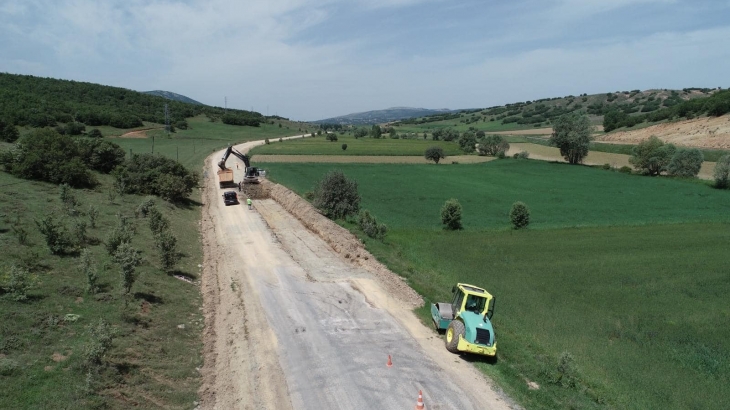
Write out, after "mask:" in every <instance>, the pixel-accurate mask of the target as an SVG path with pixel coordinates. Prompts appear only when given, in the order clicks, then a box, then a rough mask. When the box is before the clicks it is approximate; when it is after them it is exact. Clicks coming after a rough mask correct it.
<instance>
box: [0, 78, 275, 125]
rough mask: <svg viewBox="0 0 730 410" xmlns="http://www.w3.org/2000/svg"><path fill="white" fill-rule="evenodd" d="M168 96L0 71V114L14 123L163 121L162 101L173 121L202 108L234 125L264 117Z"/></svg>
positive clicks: (193, 113)
mask: <svg viewBox="0 0 730 410" xmlns="http://www.w3.org/2000/svg"><path fill="white" fill-rule="evenodd" d="M169 95H177V94H174V93H169ZM179 97H183V96H179ZM166 98H168V96H165V97H162V96H158V95H151V94H148V93H141V92H138V91H132V90H128V89H126V88H119V87H110V86H106V85H100V84H92V83H85V82H79V81H68V80H58V79H54V78H42V77H34V76H31V75H17V74H7V73H0V119H2V120H3V121H5V122H7V123H11V124H13V125H17V126H31V127H49V126H50V127H54V126H56V125H58V123H63V124H68V123H71V122H79V123H83V124H85V125H87V126H92V127H95V126H99V125H110V126H112V127H116V128H134V127H139V126H141V125H142V122H143V121H147V122H153V123H158V124H164V123H165V113H164V107H165V104H167V106H168V109H169V114H170V119H171V120H172V121H173V122H175V121H180V120H183V119H185V118H190V117H194V116H196V115H201V114H205V115H207V116H208V117H210V118H214V119H216V120H220V121H221V122H223V123H225V124H232V125H250V126H258V125H259V124H260V123H262V122H264V121H266V120H265V118H264V116H263V115H261V114H260V113H257V112H252V111H244V110H234V109H231V108H229V109H228V110H227V111H225V110H224V109H223V108H222V107H211V106H208V105H202V104H200V103H198V102H197V101H193V100H190V99H188V100H190V101H193V102H194V104H192V103H189V102H181V101H178V100H177V99H166ZM183 98H186V99H187V97H183Z"/></svg>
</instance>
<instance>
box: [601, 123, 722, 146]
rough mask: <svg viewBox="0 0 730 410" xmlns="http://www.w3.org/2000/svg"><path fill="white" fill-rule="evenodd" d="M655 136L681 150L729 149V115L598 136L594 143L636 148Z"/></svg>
mask: <svg viewBox="0 0 730 410" xmlns="http://www.w3.org/2000/svg"><path fill="white" fill-rule="evenodd" d="M652 135H655V136H657V137H658V138H659V139H661V140H662V141H664V142H669V143H672V144H674V145H678V146H684V147H697V148H708V149H730V115H723V116H722V117H707V118H695V119H692V120H685V121H675V122H668V123H664V124H657V125H652V126H651V127H646V128H641V129H638V130H631V131H618V132H612V133H609V134H604V135H600V136H598V138H596V141H601V142H614V143H621V144H638V143H640V142H641V141H644V140H646V139H648V138H649V137H651V136H652Z"/></svg>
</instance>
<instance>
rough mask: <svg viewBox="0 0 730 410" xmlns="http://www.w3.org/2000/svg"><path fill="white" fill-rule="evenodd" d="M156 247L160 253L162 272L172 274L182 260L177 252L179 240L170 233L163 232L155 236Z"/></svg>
mask: <svg viewBox="0 0 730 410" xmlns="http://www.w3.org/2000/svg"><path fill="white" fill-rule="evenodd" d="M155 245H156V246H157V250H159V251H160V265H162V270H164V271H165V272H170V271H172V269H173V268H174V267H175V264H176V263H177V262H178V261H179V260H180V255H179V254H178V252H177V238H175V236H174V235H173V234H172V233H170V232H169V231H164V232H161V233H160V234H158V235H156V236H155Z"/></svg>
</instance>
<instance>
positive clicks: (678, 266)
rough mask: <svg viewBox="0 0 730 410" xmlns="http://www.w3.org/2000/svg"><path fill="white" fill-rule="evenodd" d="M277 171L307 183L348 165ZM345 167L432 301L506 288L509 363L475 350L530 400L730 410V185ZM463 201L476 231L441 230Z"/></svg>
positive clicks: (372, 245) (550, 170) (498, 318)
mask: <svg viewBox="0 0 730 410" xmlns="http://www.w3.org/2000/svg"><path fill="white" fill-rule="evenodd" d="M265 166H266V167H267V168H268V169H269V170H271V175H272V178H274V179H276V180H277V181H279V182H282V183H284V184H285V185H287V186H290V187H292V188H293V189H294V190H296V191H297V192H299V193H300V194H303V193H304V192H306V191H308V190H311V187H312V185H313V183H314V181H316V180H318V179H319V178H320V177H321V175H323V174H324V173H325V172H327V171H328V170H329V169H331V168H334V167H333V166H332V165H327V164H307V165H301V164H299V165H297V164H280V163H277V164H273V163H272V164H265ZM336 168H339V169H342V170H343V171H344V173H345V174H346V175H347V176H348V177H350V178H353V179H355V180H356V181H358V185H359V191H360V194H361V195H362V197H363V203H362V206H363V208H366V209H369V210H370V211H371V212H372V213H373V215H375V216H376V217H377V218H378V220H379V221H381V222H384V223H385V224H387V225H388V228H389V233H388V236H387V237H386V240H385V242H380V241H375V240H372V239H370V238H367V237H363V240H364V241H365V243H366V246H367V247H368V249H369V250H371V251H372V252H373V253H374V254H375V255H376V256H377V257H378V259H380V260H381V261H384V262H385V263H386V264H387V265H388V266H389V267H390V268H391V269H393V270H394V271H395V272H397V273H399V274H401V275H403V276H404V277H406V278H407V279H408V281H409V283H410V284H411V285H412V286H413V287H414V288H415V289H416V290H418V291H419V292H420V293H421V294H423V295H424V296H425V298H426V299H427V300H429V301H445V300H448V299H449V289H451V286H452V285H453V283H454V282H457V281H462V282H471V283H475V284H477V285H483V286H485V287H487V288H488V289H489V290H490V291H492V292H493V293H494V294H495V295H496V296H497V308H496V309H497V310H496V314H495V329H496V332H497V339H498V346H499V361H498V362H497V363H496V364H489V363H486V362H484V361H482V360H481V359H479V358H475V357H471V358H469V359H468V360H471V361H473V362H474V363H475V365H476V366H477V367H479V368H480V369H482V370H483V371H485V372H486V373H487V374H489V375H491V376H492V377H494V378H495V379H496V380H497V381H498V382H499V383H500V384H501V385H502V386H503V387H504V388H505V389H506V390H507V391H508V393H510V394H511V395H513V397H515V398H517V399H518V401H520V402H522V403H523V404H524V405H525V406H526V407H527V408H537V409H542V408H627V409H653V408H656V409H667V408H676V409H682V408H727V407H728V406H730V402H728V398H729V397H730V390H728V386H730V384H729V383H728V382H729V381H730V356H728V355H727V352H728V351H730V344H728V340H730V331H729V330H728V328H727V327H726V326H724V325H723V323H725V322H726V321H727V319H728V317H730V316H729V315H730V310H728V308H727V303H726V301H725V299H726V297H725V295H726V294H727V292H728V291H730V277H729V276H728V275H727V272H728V271H730V261H729V260H728V259H727V257H726V255H725V253H726V252H725V250H726V249H727V247H728V246H730V234H728V232H730V231H729V230H728V227H730V217H728V215H730V212H728V211H730V205H729V204H730V192H727V191H718V190H713V189H711V188H709V187H708V186H706V185H704V184H701V183H696V182H683V181H677V180H668V179H663V180H662V179H653V178H642V177H637V176H631V175H624V174H617V173H611V172H607V171H603V170H600V169H595V168H588V167H577V166H569V165H562V164H553V163H544V162H539V161H525V160H521V161H520V160H511V159H508V160H503V161H492V162H489V163H486V164H478V165H430V166H404V165H377V166H376V165H372V166H370V165H351V164H338V165H337V166H336ZM451 197H454V198H457V199H458V200H459V201H460V202H461V204H462V205H463V207H464V218H463V222H464V225H465V229H464V230H463V231H459V232H448V231H443V230H442V228H441V226H440V219H439V209H440V207H441V205H442V204H443V202H444V201H445V200H446V199H448V198H451ZM515 200H522V201H524V202H526V203H527V204H528V206H529V207H530V209H531V211H532V222H531V225H530V228H529V229H527V230H525V231H514V230H512V229H510V228H509V222H508V216H507V215H508V212H509V207H510V205H511V204H512V202H514V201H515ZM345 225H346V226H348V227H349V228H351V229H353V230H354V231H355V232H359V230H358V229H357V228H356V227H355V226H354V225H352V224H349V223H345ZM419 314H420V315H421V317H422V318H423V320H424V322H425V323H429V321H430V319H429V317H428V312H427V309H425V308H424V309H421V310H420V311H419ZM561 358H562V359H563V361H562V365H561ZM528 382H535V383H537V384H538V385H539V386H540V387H539V389H530V388H529V387H528Z"/></svg>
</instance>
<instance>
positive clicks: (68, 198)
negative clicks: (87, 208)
mask: <svg viewBox="0 0 730 410" xmlns="http://www.w3.org/2000/svg"><path fill="white" fill-rule="evenodd" d="M58 189H59V193H58V198H59V199H60V200H61V203H62V204H63V205H64V207H65V208H66V211H67V212H68V213H69V214H70V215H73V214H75V207H76V205H78V200H77V199H76V196H75V195H74V193H73V191H72V190H71V187H70V186H69V185H68V184H61V185H59V186H58Z"/></svg>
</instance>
